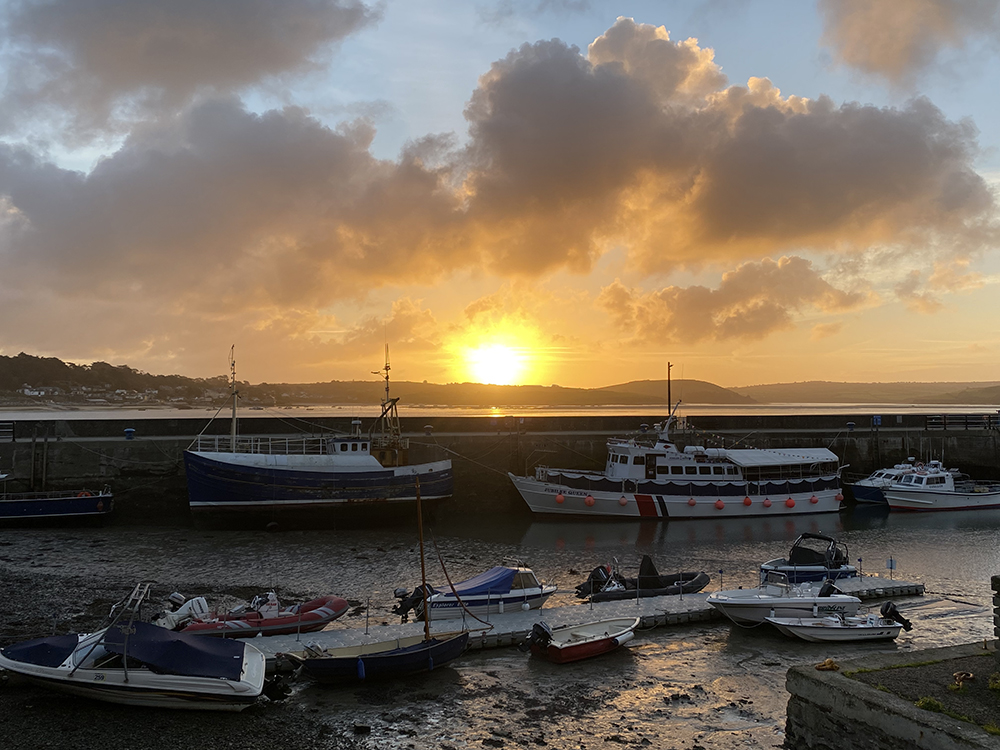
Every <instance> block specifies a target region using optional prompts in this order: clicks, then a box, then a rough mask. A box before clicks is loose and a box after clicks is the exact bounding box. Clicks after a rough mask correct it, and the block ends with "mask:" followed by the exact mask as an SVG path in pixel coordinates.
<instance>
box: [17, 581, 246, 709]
mask: <svg viewBox="0 0 1000 750" xmlns="http://www.w3.org/2000/svg"><path fill="white" fill-rule="evenodd" d="M148 589H149V586H148V584H143V585H140V586H137V587H136V588H135V590H133V592H132V595H131V596H130V597H129V599H127V600H126V601H125V603H124V605H123V606H121V607H119V608H118V610H117V614H118V616H117V617H115V618H114V619H113V620H112V622H111V624H109V625H108V626H107V627H106V628H102V629H100V630H98V631H96V632H94V633H89V634H78V633H73V634H70V635H53V636H48V637H45V638H36V639H33V640H30V641H25V642H23V643H15V644H13V645H11V646H7V647H5V648H3V649H0V668H3V669H6V670H9V671H11V672H15V673H17V674H20V675H22V676H24V677H25V678H27V679H28V680H29V681H31V682H35V683H37V684H40V685H44V686H46V687H50V688H52V689H55V690H59V691H62V692H66V693H72V694H75V695H81V696H84V697H87V698H95V699H97V700H101V701H106V702H109V703H120V704H125V705H132V706H151V707H156V708H185V709H198V710H215V711H240V710H242V709H244V708H247V707H248V706H251V705H253V704H254V703H255V702H256V701H257V699H258V698H259V697H260V695H261V693H262V691H263V689H264V654H262V653H261V652H260V651H259V650H257V649H256V648H254V647H253V646H251V645H250V644H249V643H247V642H245V641H236V640H230V639H228V638H226V639H223V638H218V639H216V638H202V637H199V636H194V635H187V634H185V633H175V632H172V631H170V630H167V629H165V628H161V627H157V626H156V625H152V624H150V623H148V622H142V621H139V620H136V619H132V618H133V616H134V615H135V613H136V612H137V610H138V606H139V604H140V603H141V602H142V601H143V600H144V599H145V597H146V594H147V593H148ZM114 611H115V610H113V612H114Z"/></svg>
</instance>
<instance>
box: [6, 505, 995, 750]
mask: <svg viewBox="0 0 1000 750" xmlns="http://www.w3.org/2000/svg"><path fill="white" fill-rule="evenodd" d="M836 521H837V519H836V517H834V518H832V519H829V523H831V524H832V523H835V522H836ZM809 523H810V524H815V523H817V521H816V520H811V521H809ZM819 523H824V521H819ZM911 524H912V522H910V521H907V522H906V524H905V525H904V526H903V528H902V530H901V531H900V530H897V531H895V532H894V533H893V535H892V536H893V540H894V542H893V543H894V547H893V552H894V554H895V555H896V557H897V558H898V559H900V560H902V561H903V564H904V565H906V564H909V563H910V561H911V560H913V561H917V562H923V561H928V562H934V560H935V554H934V550H935V549H937V548H938V547H947V546H948V545H949V544H950V542H949V537H948V534H949V533H953V534H954V535H955V536H956V538H959V537H960V538H961V539H963V540H968V539H970V538H972V537H973V536H974V535H975V534H976V533H981V534H985V535H987V536H991V535H992V533H993V531H992V529H990V528H983V529H981V530H979V531H969V530H966V529H964V528H959V529H956V530H955V531H954V532H949V531H948V530H947V529H942V523H941V520H940V519H937V520H935V521H934V523H933V524H931V526H929V527H928V528H927V529H924V528H923V527H918V528H915V529H912V530H909V531H907V528H906V527H907V526H908V525H911ZM501 526H502V525H501V524H499V523H495V524H490V525H484V526H483V528H482V529H479V530H477V531H476V533H468V532H461V533H460V532H458V531H454V530H452V531H451V532H450V533H447V534H446V533H444V532H442V531H440V530H439V531H438V532H437V537H436V541H437V545H438V546H439V547H440V549H441V550H442V557H443V558H444V561H445V564H446V565H447V567H448V570H449V571H450V573H451V575H452V577H453V579H454V580H459V579H461V578H464V577H468V575H471V574H475V573H478V572H481V571H482V570H483V569H485V568H486V567H489V566H490V565H493V564H496V563H498V562H500V560H501V559H503V557H504V556H507V555H516V556H519V557H521V558H523V559H524V560H525V561H526V562H528V563H529V564H530V565H531V566H532V567H533V568H534V569H535V571H536V572H537V573H538V574H539V576H540V577H541V578H543V579H545V580H549V581H555V582H556V583H557V584H559V585H560V593H558V594H556V596H555V597H553V599H552V601H550V604H549V606H553V605H568V604H574V603H576V600H575V598H574V597H573V595H572V586H573V585H574V584H575V583H577V582H580V581H582V580H583V578H585V576H586V571H588V570H589V569H590V568H591V567H592V566H593V565H596V564H599V563H601V562H604V561H608V560H610V559H611V558H612V557H613V556H620V557H621V558H622V559H623V562H625V563H626V564H627V561H630V560H631V558H632V557H637V553H639V552H649V553H650V554H652V555H653V556H654V558H655V559H656V561H657V563H658V564H660V569H661V570H662V571H664V572H666V571H667V570H681V569H690V568H691V567H692V566H697V568H699V569H703V570H706V571H709V572H712V573H713V581H712V584H710V587H709V590H711V589H714V588H718V587H719V586H720V583H721V582H720V581H719V580H718V576H717V575H715V571H717V570H718V569H721V568H722V567H723V566H724V565H725V566H726V571H727V572H726V577H725V587H726V588H732V587H734V586H735V585H740V584H744V585H748V584H751V583H752V581H753V577H754V575H755V572H756V571H755V564H756V563H759V561H760V560H764V559H768V558H769V557H773V556H775V553H779V554H780V553H781V551H782V549H787V546H788V544H789V541H786V539H785V537H786V536H788V534H789V533H791V532H793V531H794V532H798V531H801V530H813V529H812V527H811V526H810V527H809V529H797V528H795V529H785V528H784V526H782V527H781V528H780V537H781V538H780V539H779V540H778V542H777V543H775V539H774V537H773V536H766V535H765V536H763V537H761V538H760V539H755V538H754V537H753V536H752V535H750V536H748V533H747V532H748V529H745V528H744V527H742V526H741V527H739V528H738V529H735V531H734V534H733V535H732V537H731V538H730V537H727V536H724V535H720V533H719V529H718V528H716V527H715V526H713V527H711V529H707V532H709V533H706V534H705V535H704V540H703V541H699V540H698V539H697V538H696V539H692V538H691V537H692V535H693V534H694V533H695V532H698V533H699V534H700V533H701V532H702V529H701V526H698V525H686V526H685V525H681V526H679V527H677V528H676V529H675V528H674V527H672V526H671V527H669V528H667V527H666V526H664V527H663V529H662V531H663V534H664V535H663V537H662V540H661V539H659V538H654V539H653V540H652V541H651V542H649V543H646V542H642V541H641V540H640V541H639V542H636V540H635V539H633V538H631V537H626V536H623V535H625V534H626V532H627V531H628V530H629V528H630V527H629V528H626V527H623V526H616V527H613V528H610V527H609V528H610V530H609V531H608V532H607V533H606V535H605V536H601V533H602V531H603V528H604V527H595V528H593V529H591V527H585V528H584V527H580V528H579V529H573V530H572V531H574V532H577V531H580V532H582V531H586V532H587V536H586V538H581V540H580V542H579V543H576V542H575V541H574V540H573V536H572V535H564V534H563V533H562V527H559V528H558V529H556V530H555V531H558V538H556V537H552V538H550V536H551V533H550V532H552V531H554V530H553V529H551V528H549V527H548V526H541V527H537V526H536V525H535V524H531V525H530V527H528V528H523V527H521V528H511V529H504V528H502V527H501ZM815 530H817V531H829V532H830V533H839V532H838V531H837V530H836V529H829V530H828V529H826V528H825V527H822V526H821V527H819V528H817V529H815ZM749 531H751V532H753V533H759V532H758V530H756V528H754V529H750V530H749ZM675 532H678V533H676V534H675ZM777 533H778V532H777V531H774V532H767V534H777ZM884 533H885V529H883V528H882V527H878V528H876V529H874V530H871V531H867V530H859V531H851V532H846V531H845V532H844V533H843V534H841V535H843V536H849V537H850V539H851V543H852V550H857V549H859V548H860V549H864V548H865V546H866V545H868V544H873V543H874V542H875V541H877V540H878V538H879V537H880V536H881V535H883V534H884ZM412 536H413V535H412V534H411V533H409V532H407V531H400V530H384V531H367V532H356V533H351V534H338V533H335V532H320V531H317V532H295V533H291V532H288V533H278V534H270V535H269V534H266V533H264V532H256V533H251V532H223V531H200V530H195V529H188V528H176V527H172V528H138V527H110V528H97V529H78V530H51V531H46V530H0V580H2V584H0V593H2V595H3V598H4V601H5V604H4V606H3V607H0V645H5V644H8V643H13V642H16V641H19V640H24V639H26V638H31V637H37V636H40V635H47V634H50V633H53V632H59V633H65V632H75V631H84V632H86V631H88V630H92V629H94V628H96V627H98V626H99V624H100V622H101V619H102V618H103V617H104V616H105V615H106V614H107V612H108V609H109V608H110V606H111V604H113V603H114V602H115V601H117V600H119V599H120V598H121V597H122V596H124V595H125V594H127V593H128V592H129V591H130V590H131V589H132V587H133V586H134V585H135V583H136V582H137V581H139V580H145V581H155V582H156V583H155V584H154V587H153V594H154V597H155V598H156V599H157V600H158V602H163V601H164V600H165V599H166V596H167V595H168V594H169V593H170V592H171V591H175V590H178V591H181V592H183V593H185V594H188V595H204V596H206V597H207V598H208V599H209V601H210V603H212V604H215V605H218V606H221V607H225V606H228V605H229V603H234V602H235V601H237V600H243V601H245V600H248V599H249V598H251V597H252V596H253V595H254V594H256V593H260V592H261V591H265V590H267V589H268V588H270V587H272V586H277V587H278V591H279V595H280V596H281V597H282V598H283V599H284V600H286V601H301V600H304V599H309V598H313V597H314V596H320V595H324V594H330V593H334V594H337V595H340V596H344V597H345V598H347V599H348V600H349V601H351V602H352V604H353V605H354V606H353V607H352V609H351V611H350V612H349V614H348V615H345V616H344V617H343V618H341V619H340V620H338V621H336V622H335V623H333V624H332V625H331V627H351V628H364V627H365V626H366V623H367V625H368V626H369V628H370V629H371V630H373V631H375V632H377V629H378V628H379V627H380V626H381V625H380V624H381V623H383V622H385V623H391V622H396V621H397V620H396V618H395V616H394V615H392V614H391V612H390V609H391V607H392V605H393V604H394V599H393V597H392V590H393V588H395V587H396V586H400V587H403V588H407V589H408V590H412V587H413V585H415V583H416V582H417V581H418V580H419V557H418V555H417V552H416V545H415V544H414V543H413V539H412ZM793 536H794V535H793ZM907 545H909V546H907ZM982 549H983V550H984V551H985V550H987V549H989V550H992V548H986V547H983V548H982ZM864 554H869V553H867V552H864ZM878 554H880V553H878ZM990 554H991V555H992V552H991V553H990ZM626 555H627V556H628V557H626ZM428 558H429V566H428V567H429V570H431V571H437V572H438V573H440V567H439V565H438V562H437V555H436V551H435V548H434V546H433V544H430V543H429V547H428ZM970 561H971V562H970ZM974 561H975V557H974V556H971V555H967V556H966V557H965V558H964V562H963V567H961V568H955V569H954V570H951V569H949V570H945V571H944V572H943V573H942V572H941V570H944V569H940V570H939V569H938V568H934V569H931V568H928V569H927V570H926V571H924V570H920V569H913V568H911V569H907V570H905V571H901V574H902V573H904V572H905V574H906V576H905V577H906V578H908V579H909V580H918V581H922V582H927V583H928V589H929V593H928V595H927V596H924V597H916V598H911V599H909V600H898V601H897V604H899V605H900V608H901V610H902V611H903V612H904V614H905V615H906V616H907V617H909V618H910V619H912V620H913V621H914V624H915V627H914V631H913V632H912V633H909V634H905V635H903V636H901V637H900V639H899V640H898V641H896V642H895V643H892V644H888V645H881V646H876V645H874V644H862V645H856V646H838V647H836V648H837V651H836V653H833V652H831V650H830V648H831V647H829V646H823V645H813V644H806V643H799V642H797V641H792V640H791V639H786V638H784V637H783V636H781V635H780V634H778V633H777V632H775V631H773V630H771V629H769V628H766V627H759V628H753V629H743V628H739V627H735V626H731V625H729V624H726V623H724V622H719V623H717V624H716V623H706V624H696V625H688V626H682V627H674V628H660V629H655V630H649V631H645V632H640V633H637V636H636V638H635V640H634V641H632V642H631V643H629V644H627V646H626V647H625V648H623V649H620V650H619V651H617V652H615V653H612V654H609V655H606V656H604V657H601V658H598V659H594V660H590V661H586V662H580V663H577V664H569V665H553V664H548V663H546V662H543V661H539V660H537V659H534V658H529V657H528V656H527V655H526V654H524V653H522V652H520V651H518V650H517V649H516V648H505V649H494V650H489V651H481V652H470V653H467V654H466V655H464V656H463V657H462V658H461V659H459V660H457V661H455V662H453V663H452V665H449V666H447V667H444V668H441V669H438V670H435V671H434V672H432V673H430V674H426V675H422V676H418V677H416V678H413V679H410V680H406V681H400V682H390V683H385V684H381V685H378V684H373V685H365V686H362V687H358V688H350V689H330V688H324V687H321V686H318V685H315V684H313V683H311V682H309V681H308V680H307V679H302V680H296V681H294V682H292V683H291V686H292V693H291V695H290V696H289V698H288V699H287V700H286V701H284V702H282V703H271V704H263V705H261V706H257V707H253V708H251V709H248V710H247V711H244V712H242V713H240V714H215V713H204V714H202V713H199V712H186V711H167V710H153V709H136V708H129V707H118V706H113V705H110V704H104V703H99V702H94V701H89V700H86V699H82V698H75V697H71V696H62V695H59V694H57V693H49V692H46V691H43V690H40V689H36V688H33V687H30V686H27V685H25V684H24V683H23V682H21V681H19V680H18V679H15V678H11V679H9V680H8V681H7V682H6V683H5V684H3V685H2V686H0V743H2V744H3V746H4V747H43V748H44V747H49V748H63V747H65V748H83V749H84V750H88V749H89V748H95V750H96V749H97V748H101V750H104V748H107V747H134V748H140V750H141V749H142V748H154V747H170V748H178V747H196V746H198V747H200V746H209V747H213V748H229V747H232V748H241V750H255V749H256V748H268V749H269V750H271V749H273V748H274V747H276V746H286V745H290V746H293V747H295V748H355V747H357V748H388V749H395V748H400V749H404V748H415V749H418V750H423V749H424V748H446V749H447V748H451V749H453V750H459V749H460V748H480V747H492V748H500V747H508V748H514V747H552V748H559V749H560V750H562V749H563V748H565V749H566V750H569V749H570V748H580V747H584V748H608V747H614V746H617V745H625V746H635V747H653V748H677V749H678V750H679V749H680V748H684V749H685V750H695V749H696V748H703V749H704V750H723V749H728V748H732V747H745V748H774V747H780V746H781V745H782V741H783V739H784V723H785V709H786V705H787V699H788V698H787V694H786V692H785V689H784V679H785V672H786V671H787V670H788V668H789V667H790V666H792V665H796V664H803V663H806V664H809V663H819V662H821V661H823V660H824V659H826V658H827V657H829V656H837V657H838V658H844V659H847V658H854V659H856V658H864V655H865V653H868V652H877V651H880V650H885V649H889V650H901V651H909V650H918V649H920V648H925V647H929V646H936V645H949V644H954V643H968V642H974V641H976V640H981V639H982V638H984V637H987V636H989V637H992V636H991V631H992V621H991V611H990V607H989V604H990V594H991V592H990V591H989V578H988V575H984V574H982V573H981V572H978V568H983V569H984V570H985V569H988V568H992V567H995V565H994V563H995V560H994V558H993V557H992V556H991V557H989V558H985V559H983V560H982V561H981V564H978V563H977V565H976V566H975V569H972V562H974ZM737 571H739V572H737ZM959 574H961V575H964V576H966V578H967V579H968V580H965V579H961V578H960V577H959ZM430 575H431V576H433V578H432V580H436V578H439V577H440V576H439V575H438V576H434V573H430ZM980 579H982V580H980ZM580 606H586V605H584V604H581V605H580ZM541 615H542V616H544V610H542V611H541Z"/></svg>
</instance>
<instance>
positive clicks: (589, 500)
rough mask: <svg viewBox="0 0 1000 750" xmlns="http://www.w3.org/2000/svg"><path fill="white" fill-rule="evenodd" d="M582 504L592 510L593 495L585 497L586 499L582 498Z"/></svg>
mask: <svg viewBox="0 0 1000 750" xmlns="http://www.w3.org/2000/svg"><path fill="white" fill-rule="evenodd" d="M583 502H584V504H585V505H586V506H587V507H588V508H593V507H594V502H595V501H594V496H593V495H587V497H585V498H584V500H583Z"/></svg>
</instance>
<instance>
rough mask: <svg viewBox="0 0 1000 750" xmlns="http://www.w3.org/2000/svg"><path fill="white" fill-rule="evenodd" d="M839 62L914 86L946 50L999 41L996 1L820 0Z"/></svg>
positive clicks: (999, 8)
mask: <svg viewBox="0 0 1000 750" xmlns="http://www.w3.org/2000/svg"><path fill="white" fill-rule="evenodd" d="M819 9H820V13H821V14H822V16H823V21H824V32H823V41H824V43H826V44H827V45H828V46H829V47H830V48H831V49H832V50H833V53H834V56H835V59H836V60H837V62H840V63H842V64H844V65H848V66H851V67H853V68H856V69H857V70H859V71H861V72H863V73H867V74H871V75H878V76H882V77H884V78H886V79H887V80H889V81H890V82H892V83H894V84H909V83H912V81H913V79H914V78H915V77H916V76H917V75H918V74H920V73H922V72H923V71H925V70H926V69H928V68H929V67H931V66H932V65H933V64H934V63H935V62H937V61H938V59H939V58H940V56H941V54H942V53H943V52H944V51H946V50H962V49H963V48H965V47H966V45H968V44H969V43H970V42H977V43H978V42H983V43H986V44H987V45H990V46H994V47H995V46H996V45H997V43H998V42H1000V2H998V1H997V0H905V2H899V1H898V0H820V2H819Z"/></svg>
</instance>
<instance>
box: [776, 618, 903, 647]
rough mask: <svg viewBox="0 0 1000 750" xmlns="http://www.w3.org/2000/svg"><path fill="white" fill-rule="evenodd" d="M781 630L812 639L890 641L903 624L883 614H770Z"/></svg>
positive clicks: (832, 641)
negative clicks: (781, 615)
mask: <svg viewBox="0 0 1000 750" xmlns="http://www.w3.org/2000/svg"><path fill="white" fill-rule="evenodd" d="M764 619H765V620H766V621H767V622H769V623H771V624H772V625H774V627H776V628H777V629H778V630H779V631H780V632H781V633H783V634H785V635H787V636H789V637H792V638H800V639H802V640H804V641H809V642H810V643H854V642H857V641H887V640H893V639H894V638H896V637H897V636H898V635H899V631H900V630H902V629H903V626H902V625H901V624H900V623H898V622H894V621H893V620H888V619H885V618H881V617H872V618H866V617H844V618H841V617H766V618H764Z"/></svg>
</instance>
